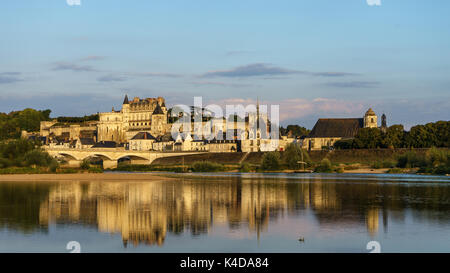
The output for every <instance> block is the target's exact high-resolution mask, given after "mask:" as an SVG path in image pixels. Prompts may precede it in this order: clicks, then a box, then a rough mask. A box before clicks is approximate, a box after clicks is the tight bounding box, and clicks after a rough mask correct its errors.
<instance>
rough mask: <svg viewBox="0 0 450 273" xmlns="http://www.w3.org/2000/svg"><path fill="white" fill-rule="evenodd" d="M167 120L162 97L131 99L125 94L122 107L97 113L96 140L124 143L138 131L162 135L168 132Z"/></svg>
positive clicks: (169, 127)
mask: <svg viewBox="0 0 450 273" xmlns="http://www.w3.org/2000/svg"><path fill="white" fill-rule="evenodd" d="M170 129H171V126H170V124H168V122H167V108H166V104H165V100H164V98H162V97H158V98H146V99H140V98H138V97H135V98H134V99H133V100H132V101H129V100H128V95H125V99H124V100H123V104H122V109H121V110H120V111H115V110H114V108H113V109H112V111H111V112H105V113H100V114H99V122H98V131H97V134H98V141H114V142H117V143H126V142H128V141H129V140H131V139H132V138H133V137H134V136H135V135H137V134H138V133H139V132H148V133H150V134H151V135H153V136H162V135H164V134H166V133H168V132H170Z"/></svg>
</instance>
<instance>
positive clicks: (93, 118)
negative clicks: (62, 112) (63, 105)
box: [56, 114, 99, 123]
mask: <svg viewBox="0 0 450 273" xmlns="http://www.w3.org/2000/svg"><path fill="white" fill-rule="evenodd" d="M56 120H57V121H58V122H61V123H83V122H88V121H98V120H99V114H93V115H89V116H83V117H58V118H57V119H56Z"/></svg>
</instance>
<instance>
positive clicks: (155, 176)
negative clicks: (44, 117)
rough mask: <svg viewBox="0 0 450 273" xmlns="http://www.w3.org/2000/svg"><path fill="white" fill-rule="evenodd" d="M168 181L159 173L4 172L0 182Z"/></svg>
mask: <svg viewBox="0 0 450 273" xmlns="http://www.w3.org/2000/svg"><path fill="white" fill-rule="evenodd" d="M77 180H78V181H104V180H108V181H168V180H173V178H170V177H167V176H164V175H163V174H160V173H71V174H4V175H0V182H16V181H17V182H20V181H23V182H30V181H32V182H39V181H40V182H50V181H72V182H73V181H77Z"/></svg>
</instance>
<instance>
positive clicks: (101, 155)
mask: <svg viewBox="0 0 450 273" xmlns="http://www.w3.org/2000/svg"><path fill="white" fill-rule="evenodd" d="M93 157H98V158H101V159H102V160H103V161H105V160H107V161H113V160H114V159H111V158H110V157H109V156H106V155H104V154H96V153H92V154H90V155H87V156H85V157H84V158H83V159H81V160H85V159H89V158H93Z"/></svg>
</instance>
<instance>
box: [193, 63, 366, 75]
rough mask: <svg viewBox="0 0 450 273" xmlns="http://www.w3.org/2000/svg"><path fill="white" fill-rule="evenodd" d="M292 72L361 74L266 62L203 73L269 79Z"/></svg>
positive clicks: (304, 73) (303, 73)
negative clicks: (305, 68) (289, 67)
mask: <svg viewBox="0 0 450 273" xmlns="http://www.w3.org/2000/svg"><path fill="white" fill-rule="evenodd" d="M292 74H302V75H309V76H316V77H346V76H359V75H360V74H357V73H348V72H313V71H306V70H294V69H286V68H282V67H277V66H273V65H271V64H265V63H255V64H248V65H244V66H238V67H235V68H233V69H230V70H216V71H209V72H206V73H205V74H203V75H201V77H203V78H214V77H228V78H245V77H258V76H264V77H266V78H267V79H269V78H271V77H274V76H286V75H292Z"/></svg>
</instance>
